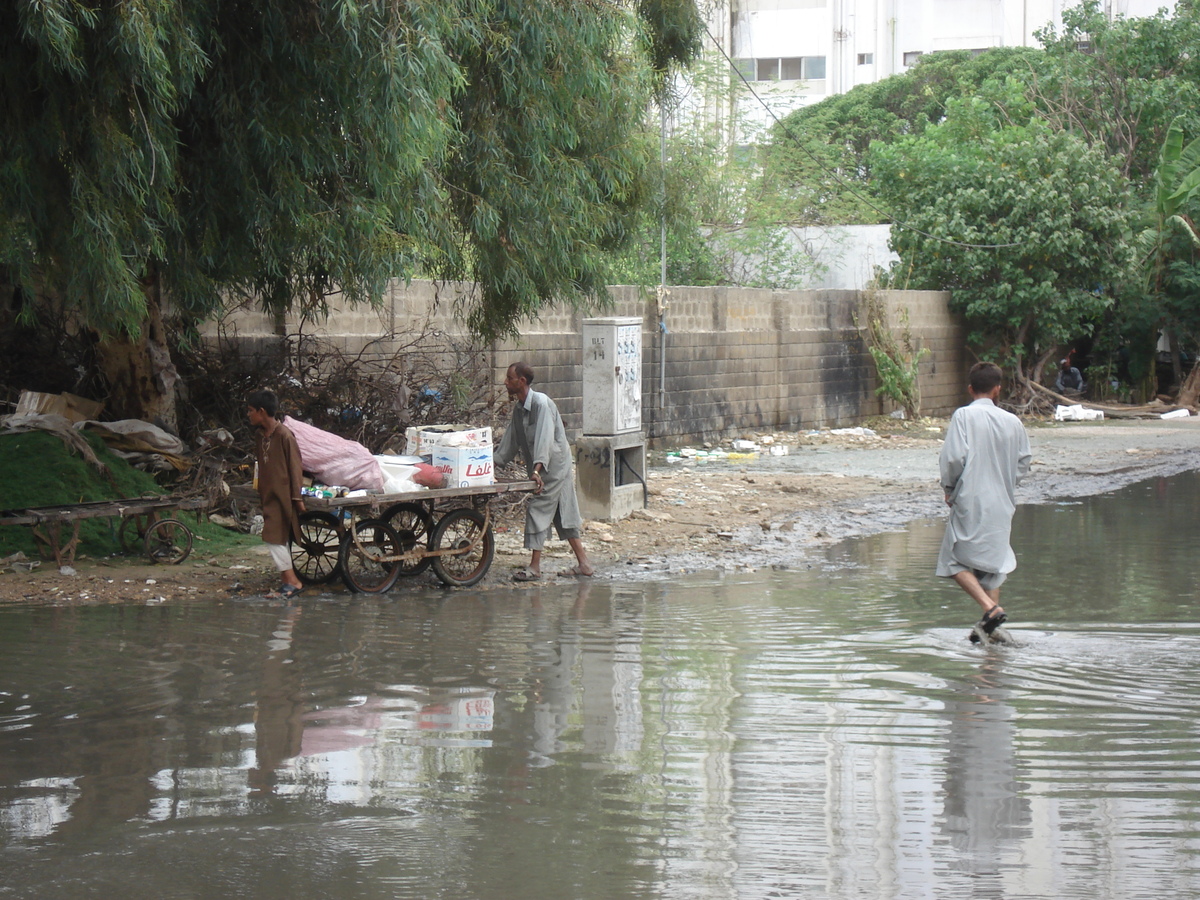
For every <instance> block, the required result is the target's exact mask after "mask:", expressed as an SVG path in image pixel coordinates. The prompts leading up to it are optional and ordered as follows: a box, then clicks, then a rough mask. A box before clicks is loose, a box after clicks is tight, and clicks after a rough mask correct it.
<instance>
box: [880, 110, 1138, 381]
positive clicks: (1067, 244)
mask: <svg viewBox="0 0 1200 900" xmlns="http://www.w3.org/2000/svg"><path fill="white" fill-rule="evenodd" d="M872 159H873V164H874V167H875V171H876V174H877V179H878V185H879V187H880V191H881V194H882V196H883V198H884V199H885V201H886V202H887V203H888V204H889V206H890V207H891V208H892V209H894V210H896V213H897V218H898V219H900V220H902V221H903V222H905V223H906V225H907V226H908V227H903V228H896V229H894V231H893V235H892V246H893V248H894V249H895V250H896V252H897V253H898V254H899V255H900V257H901V261H900V263H898V264H897V266H896V267H895V268H894V269H893V271H892V273H891V277H890V284H891V286H893V287H911V288H925V289H937V290H949V291H950V292H951V294H952V303H953V306H954V307H955V308H957V309H958V310H960V311H962V312H963V313H965V314H966V315H967V316H968V317H969V320H970V321H971V323H972V324H973V326H974V328H975V332H974V334H973V336H972V340H973V341H975V342H977V343H986V344H990V345H992V346H993V347H994V348H995V350H996V351H997V352H999V353H1001V354H1004V355H1008V356H1011V357H1013V358H1014V359H1015V360H1016V362H1017V364H1018V365H1020V360H1021V359H1022V358H1027V359H1028V358H1036V357H1037V356H1038V355H1039V354H1042V353H1045V352H1053V347H1054V346H1055V345H1057V344H1059V343H1062V342H1064V341H1068V340H1071V339H1073V338H1075V337H1077V336H1078V335H1080V334H1086V333H1088V332H1089V331H1090V329H1091V327H1092V325H1093V323H1094V322H1095V320H1096V319H1097V317H1098V316H1099V314H1100V313H1101V312H1102V311H1103V310H1104V309H1105V308H1106V307H1107V306H1108V305H1109V303H1110V302H1111V300H1110V297H1109V295H1108V287H1109V286H1110V285H1111V284H1112V283H1113V281H1114V279H1116V278H1117V277H1118V276H1119V274H1120V273H1121V272H1122V270H1123V269H1122V267H1123V265H1124V263H1125V261H1126V256H1125V252H1124V248H1125V241H1124V238H1125V234H1126V232H1127V229H1128V225H1129V220H1130V217H1129V213H1128V212H1127V211H1126V206H1127V197H1126V187H1125V182H1124V179H1123V178H1122V177H1121V175H1120V173H1119V172H1118V171H1117V170H1116V168H1115V166H1114V165H1113V163H1112V162H1111V161H1110V160H1109V159H1108V158H1107V157H1106V156H1105V154H1104V152H1103V150H1102V149H1100V148H1094V147H1088V146H1087V145H1086V144H1084V143H1083V142H1082V141H1081V140H1080V139H1078V138H1076V137H1074V136H1072V135H1069V134H1064V133H1061V132H1060V133H1056V132H1053V131H1052V130H1051V129H1050V128H1049V127H1048V126H1047V125H1045V124H1043V123H1041V122H1039V121H1033V122H1030V123H1029V124H1028V125H1021V126H1015V125H1000V124H999V123H998V122H997V121H996V118H995V116H994V114H993V112H992V110H991V109H990V108H989V107H987V106H986V105H985V104H983V103H980V102H975V103H972V102H969V101H963V102H956V103H951V104H950V106H949V109H948V114H947V120H946V122H945V123H943V124H942V125H938V126H935V127H931V128H929V129H927V130H926V132H925V133H924V135H922V136H920V137H912V138H908V139H906V140H902V141H898V142H896V143H894V144H890V145H889V144H877V145H875V146H874V147H873V151H872ZM948 242H961V243H958V244H955V243H948ZM964 245H965V246H964ZM986 245H1011V246H986ZM1047 348H1049V349H1047Z"/></svg>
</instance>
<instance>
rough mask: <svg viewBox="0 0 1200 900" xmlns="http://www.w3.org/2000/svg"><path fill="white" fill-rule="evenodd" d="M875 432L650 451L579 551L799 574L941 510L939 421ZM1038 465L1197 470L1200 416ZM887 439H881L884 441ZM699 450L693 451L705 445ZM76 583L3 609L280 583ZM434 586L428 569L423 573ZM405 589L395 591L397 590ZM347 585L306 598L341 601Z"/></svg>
mask: <svg viewBox="0 0 1200 900" xmlns="http://www.w3.org/2000/svg"><path fill="white" fill-rule="evenodd" d="M873 424H874V427H875V428H876V429H877V432H878V433H876V434H874V435H869V434H868V435H862V436H859V435H854V434H840V435H839V434H833V433H831V432H829V431H823V432H820V433H808V434H786V433H773V434H769V435H764V434H760V433H751V434H746V435H744V436H743V437H744V438H745V439H749V440H755V441H764V439H766V440H770V441H772V442H773V444H774V445H775V446H779V447H787V448H788V452H787V454H786V455H783V456H770V455H767V454H762V455H760V456H759V457H757V458H755V459H736V460H708V461H703V462H702V461H697V460H688V461H683V462H674V463H670V462H667V461H666V460H665V459H664V458H663V457H662V456H661V455H660V454H655V458H654V459H653V460H652V468H651V471H650V473H649V477H648V479H647V481H648V489H649V500H650V502H649V507H648V508H647V509H645V510H639V511H638V512H636V513H635V514H634V515H633V516H631V517H630V518H628V519H625V520H623V521H621V522H617V523H614V524H606V523H601V522H589V523H587V525H586V530H585V537H584V539H585V543H586V545H587V547H588V550H589V553H590V554H591V557H592V561H593V564H594V565H595V568H596V576H595V577H596V578H598V579H621V580H634V579H640V578H655V577H667V576H669V575H671V574H672V573H677V572H692V571H703V570H712V569H720V568H726V569H729V568H733V569H755V568H761V567H766V566H774V567H790V566H798V565H803V564H805V562H806V560H810V559H812V558H813V556H814V555H815V554H817V553H819V552H820V551H821V550H822V548H823V547H824V546H827V545H829V544H831V543H834V542H837V541H840V540H843V539H845V538H847V537H852V536H856V535H866V534H873V533H876V532H880V531H888V530H895V529H899V528H902V527H903V526H904V525H905V523H907V522H909V521H911V520H913V519H919V518H936V517H940V516H943V515H944V514H945V512H944V510H945V507H944V504H943V501H942V495H941V490H940V489H939V487H938V484H937V457H938V451H939V449H940V447H941V438H942V433H943V430H944V427H945V421H944V420H940V421H939V420H924V421H921V422H912V423H893V422H891V421H888V422H884V423H873ZM1027 426H1028V429H1029V434H1030V442H1031V444H1032V447H1033V454H1034V464H1033V471H1032V473H1031V475H1030V477H1029V478H1028V479H1027V480H1026V481H1025V482H1024V483H1023V484H1022V485H1021V486H1020V488H1019V490H1018V499H1019V501H1020V502H1022V503H1040V502H1046V501H1049V500H1053V499H1058V498H1066V497H1081V496H1087V495H1091V494H1098V493H1104V492H1107V491H1112V490H1115V489H1117V488H1120V487H1123V486H1125V485H1127V484H1130V483H1133V482H1136V481H1142V480H1145V479H1147V478H1153V477H1161V476H1166V475H1173V474H1176V473H1179V472H1183V471H1189V470H1194V469H1200V417H1196V418H1193V419H1172V420H1159V419H1144V420H1141V419H1139V420H1111V419H1110V420H1107V421H1105V422H1100V423H1093V422H1089V423H1062V424H1055V423H1044V422H1036V421H1030V422H1028V423H1027ZM885 429H886V431H885ZM698 449H699V448H698ZM523 518H524V514H523V511H522V508H521V507H520V506H510V507H507V508H506V509H505V510H504V512H503V514H502V515H501V518H500V521H499V523H498V524H497V528H496V556H495V561H494V563H493V565H492V568H491V570H490V571H489V573H488V576H487V578H486V579H485V580H484V581H483V582H481V584H480V585H479V586H478V587H477V588H474V590H479V589H484V590H486V589H489V588H495V587H499V586H504V587H508V586H510V585H511V584H512V581H511V579H512V575H513V572H514V571H515V570H516V569H518V568H520V567H521V566H523V565H524V564H525V563H526V562H527V560H528V553H527V552H526V551H525V550H523V549H521V542H522V522H523ZM573 562H574V558H573V556H572V554H571V552H570V548H569V547H568V546H567V545H566V544H565V543H563V542H559V541H554V542H551V543H550V544H549V545H547V550H546V554H545V556H544V558H543V565H542V571H543V580H554V575H553V573H554V572H556V571H559V570H562V569H566V568H568V567H569V566H570V565H572V564H573ZM74 568H75V573H74V574H62V573H60V572H59V571H58V570H56V569H55V568H54V566H53V564H52V563H49V564H47V563H43V564H42V565H41V566H40V567H39V568H37V569H35V570H34V571H33V572H31V573H21V572H15V573H8V574H3V575H0V603H5V602H10V603H11V602H39V603H52V604H59V603H71V604H76V603H121V602H127V603H128V602H132V603H144V604H156V603H166V602H170V601H172V600H179V599H184V598H188V597H198V596H212V595H213V594H218V595H221V596H231V597H232V596H237V597H256V596H260V595H262V594H263V593H264V592H266V591H268V590H270V589H271V588H272V587H273V586H274V585H275V578H274V576H273V573H272V572H271V567H270V564H269V560H268V558H267V556H266V553H265V551H264V550H263V549H262V548H261V546H260V545H251V546H249V547H247V548H245V549H243V550H240V551H234V552H229V553H225V554H222V555H220V556H205V555H204V551H203V547H202V546H198V547H197V548H196V550H195V551H194V552H193V556H192V557H191V558H190V559H188V560H187V561H185V562H184V563H183V564H181V565H179V566H151V565H142V564H139V563H137V562H136V561H131V560H129V559H127V558H121V557H117V558H112V559H105V560H88V559H80V560H78V561H77V562H76V565H75V567H74ZM418 580H419V581H420V582H421V583H423V584H427V585H432V584H435V583H436V579H435V576H434V575H433V573H432V572H427V573H425V574H423V575H421V576H419V577H418ZM405 583H406V582H405V581H404V580H403V579H401V581H400V582H399V583H398V584H397V587H396V588H395V589H394V590H393V592H392V593H393V595H398V594H402V592H403V588H404V586H405ZM347 594H348V592H347V591H346V589H345V588H344V587H342V586H341V584H340V583H337V582H335V583H334V584H332V585H328V586H322V587H313V588H309V589H308V591H307V592H306V594H305V596H307V597H313V596H322V595H328V596H330V597H338V596H341V597H345V596H347Z"/></svg>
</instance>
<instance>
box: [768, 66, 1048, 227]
mask: <svg viewBox="0 0 1200 900" xmlns="http://www.w3.org/2000/svg"><path fill="white" fill-rule="evenodd" d="M1041 63H1042V54H1040V53H1039V52H1038V51H1036V50H1031V49H1026V48H997V49H994V50H989V51H988V52H986V53H981V54H979V55H978V56H973V55H972V54H971V53H970V52H969V51H966V50H947V51H943V52H939V53H931V54H927V55H926V56H923V57H921V58H920V60H919V61H918V63H917V64H916V65H915V66H914V67H913V68H911V69H910V70H908V71H907V72H904V73H902V74H899V75H893V76H892V77H890V78H886V79H884V80H882V81H878V82H875V83H872V84H861V85H858V86H856V87H854V88H851V89H850V90H849V91H847V92H846V93H845V94H840V95H837V96H834V97H829V98H826V99H825V100H822V101H821V102H820V103H815V104H813V105H811V106H806V107H803V108H801V109H798V110H796V111H795V112H793V113H791V114H790V115H788V116H787V117H786V118H785V119H784V120H783V123H782V125H777V126H776V127H775V128H774V129H773V130H772V132H771V137H770V141H769V143H768V144H767V146H766V148H765V150H764V156H763V170H764V182H765V186H764V190H765V191H769V192H772V193H775V194H777V195H778V196H779V198H780V200H781V202H783V203H786V204H787V205H788V206H789V207H790V209H791V211H792V212H791V219H790V221H792V222H796V223H799V224H814V223H834V224H842V225H852V224H871V223H877V222H880V221H884V218H885V217H884V216H882V215H881V214H880V212H879V211H878V209H877V208H876V207H877V205H878V204H876V203H874V201H873V199H872V198H873V195H874V191H873V188H872V186H871V180H872V171H871V164H870V158H869V155H868V150H869V149H870V146H871V143H872V142H873V141H884V142H891V141H896V140H900V139H902V138H905V137H912V136H916V135H920V134H922V133H923V132H924V131H925V129H926V128H928V127H929V126H930V125H935V124H937V123H938V122H940V121H941V120H942V118H943V117H944V116H945V113H946V105H947V103H948V102H949V101H951V100H953V99H955V98H958V97H963V96H982V97H987V98H989V99H990V100H991V101H992V102H994V103H995V104H996V105H997V106H998V107H1002V108H1004V109H1005V111H1006V115H1007V116H1008V117H1009V118H1010V119H1014V120H1017V121H1027V120H1028V118H1029V116H1030V114H1031V112H1032V110H1031V109H1030V108H1029V106H1028V104H1027V103H1026V102H1025V101H1024V99H1023V85H1024V84H1025V82H1026V81H1028V80H1029V79H1030V77H1031V73H1034V72H1036V71H1038V68H1039V66H1040V65H1041ZM854 192H857V193H859V194H862V195H865V200H864V197H856V196H855V195H854Z"/></svg>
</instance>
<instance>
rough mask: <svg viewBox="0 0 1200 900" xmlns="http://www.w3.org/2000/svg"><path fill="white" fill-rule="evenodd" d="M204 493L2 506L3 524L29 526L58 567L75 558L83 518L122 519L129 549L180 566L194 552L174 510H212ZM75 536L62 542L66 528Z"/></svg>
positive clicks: (40, 547) (188, 533) (124, 543)
mask: <svg viewBox="0 0 1200 900" xmlns="http://www.w3.org/2000/svg"><path fill="white" fill-rule="evenodd" d="M208 505H209V501H208V500H207V499H206V498H203V497H193V498H189V499H181V498H178V497H163V496H153V497H137V498H134V499H130V500H96V501H93V502H91V503H67V504H63V505H62V506H35V507H28V508H25V509H6V510H0V525H24V526H27V527H29V528H30V529H31V530H32V532H33V537H34V540H35V541H37V544H38V550H39V552H40V553H41V554H42V556H43V557H46V558H47V559H48V558H50V557H51V556H53V558H54V561H55V563H57V565H58V567H59V568H62V567H63V566H65V565H71V564H72V563H73V562H74V561H75V548H76V547H77V546H78V545H79V523H80V522H82V521H83V520H84V519H101V518H107V519H112V518H120V519H121V525H120V528H119V531H118V537H119V539H120V541H121V546H122V547H123V548H124V549H125V550H126V552H128V553H137V552H139V551H140V552H142V553H144V554H145V555H146V556H147V557H148V558H149V559H150V560H151V562H156V563H167V564H172V565H177V564H178V563H181V562H183V561H184V560H185V559H187V558H188V554H190V553H191V552H192V531H191V529H190V528H188V527H187V525H185V524H184V523H183V522H181V521H180V520H179V519H176V518H174V517H172V516H171V515H170V514H171V513H174V512H176V511H178V510H184V509H190V510H199V509H204V508H207V507H208ZM64 525H65V526H69V529H70V536H69V537H68V538H67V539H66V540H65V541H64V540H63V526H64Z"/></svg>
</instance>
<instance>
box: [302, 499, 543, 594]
mask: <svg viewBox="0 0 1200 900" xmlns="http://www.w3.org/2000/svg"><path fill="white" fill-rule="evenodd" d="M536 488H537V484H536V482H533V481H507V482H498V483H496V484H490V485H478V486H475V487H458V488H434V489H431V490H424V491H408V492H405V493H401V494H366V495H364V496H359V497H333V498H316V497H306V498H304V504H305V507H306V509H307V510H308V511H307V512H305V513H304V514H303V515H302V516H301V517H300V525H299V531H300V534H299V535H298V536H297V538H296V540H294V541H293V542H292V564H293V566H294V567H295V569H296V574H297V576H299V578H300V580H301V581H302V582H304V583H305V584H324V583H327V582H329V581H332V580H333V579H334V578H337V577H338V576H339V575H340V576H341V578H342V581H343V582H345V584H346V587H348V588H349V589H350V590H352V591H355V592H359V593H367V594H381V593H384V592H385V591H389V590H391V589H392V587H393V586H394V585H395V584H396V581H397V579H399V578H400V577H401V576H411V575H419V574H420V573H422V572H424V571H425V570H426V569H428V568H430V567H432V568H433V571H434V574H435V575H437V577H438V578H439V579H441V581H442V582H443V583H444V584H447V585H449V586H451V587H470V586H471V585H473V584H477V583H478V582H479V581H481V580H482V579H483V577H484V576H485V575H487V573H488V569H489V568H491V565H492V557H493V556H494V555H495V552H496V542H495V537H494V535H493V534H492V517H491V504H490V501H491V500H492V499H493V498H495V497H496V496H497V495H499V494H508V493H530V492H532V491H534V490H535V489H536Z"/></svg>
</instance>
